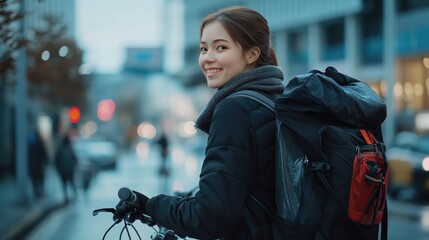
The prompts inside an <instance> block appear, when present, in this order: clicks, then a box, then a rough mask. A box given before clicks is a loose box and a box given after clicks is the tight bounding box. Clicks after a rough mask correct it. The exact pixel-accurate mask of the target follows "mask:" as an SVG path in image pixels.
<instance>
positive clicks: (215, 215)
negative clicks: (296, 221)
mask: <svg viewBox="0 0 429 240" xmlns="http://www.w3.org/2000/svg"><path fill="white" fill-rule="evenodd" d="M199 65H200V68H201V70H202V72H203V74H204V75H205V77H206V80H207V85H208V86H209V87H210V88H213V89H217V91H216V92H215V93H214V95H213V97H212V98H211V99H210V101H209V102H208V104H207V105H206V107H205V109H204V110H203V111H202V113H201V114H200V115H199V116H198V118H197V119H196V127H197V128H198V129H200V130H201V131H203V132H205V133H207V134H208V142H207V147H206V152H205V159H204V162H203V166H202V169H201V173H200V180H199V191H198V192H196V194H195V196H194V197H185V198H180V197H177V196H169V195H163V194H161V195H157V196H155V197H152V198H148V197H147V196H145V195H144V194H142V193H140V192H139V191H134V192H135V194H136V195H137V199H138V204H137V205H138V206H129V205H127V204H125V203H123V202H121V201H120V202H119V203H118V205H117V210H118V211H119V212H120V213H124V212H127V211H130V208H137V210H138V211H140V212H142V213H145V214H148V215H149V216H151V217H152V219H153V220H154V221H155V222H157V223H159V224H161V225H162V226H165V227H167V228H169V229H171V230H173V231H174V232H175V233H177V234H178V235H180V236H189V237H192V238H198V239H216V238H222V239H235V240H237V239H272V232H271V229H272V222H273V219H272V216H273V215H274V212H275V196H274V195H275V194H274V192H275V173H274V167H275V137H274V136H275V134H276V130H275V129H276V125H275V116H274V113H272V112H270V110H268V108H265V107H263V106H261V105H259V103H257V102H256V101H249V100H248V99H246V98H242V97H229V96H231V94H233V93H235V92H238V91H241V90H253V91H257V92H260V93H262V94H264V95H266V96H267V97H269V98H272V99H274V98H275V97H276V96H278V95H279V94H281V93H282V91H283V89H284V87H283V83H282V81H283V79H284V74H283V71H282V70H281V69H280V68H279V67H278V66H277V65H278V64H277V59H276V54H275V52H274V50H273V48H272V42H271V32H270V29H269V27H268V23H267V20H266V19H265V18H264V17H263V16H262V15H261V14H260V13H258V12H257V11H255V10H252V9H249V8H245V7H239V6H236V7H229V8H225V9H221V10H220V11H218V12H215V13H212V14H210V15H208V16H207V17H206V18H205V19H204V20H203V22H202V24H201V26H200V55H199ZM142 189H144V186H142ZM262 206H265V207H262ZM245 215H246V216H250V217H251V219H252V222H253V225H251V223H250V222H247V220H248V219H249V218H247V217H245Z"/></svg>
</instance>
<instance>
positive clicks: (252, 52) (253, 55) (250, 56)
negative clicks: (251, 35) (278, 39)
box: [246, 47, 261, 65]
mask: <svg viewBox="0 0 429 240" xmlns="http://www.w3.org/2000/svg"><path fill="white" fill-rule="evenodd" d="M260 55H261V50H260V49H259V48H258V47H253V48H251V49H249V51H247V53H246V61H247V64H249V65H251V64H253V63H254V62H256V60H258V58H259V56H260Z"/></svg>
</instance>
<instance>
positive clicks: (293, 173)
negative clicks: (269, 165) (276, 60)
mask: <svg viewBox="0 0 429 240" xmlns="http://www.w3.org/2000/svg"><path fill="white" fill-rule="evenodd" d="M233 96H242V97H246V98H250V99H253V100H254V101H257V102H258V103H260V104H262V105H264V106H265V107H267V108H269V109H270V110H272V111H274V113H275V114H276V125H277V138H278V139H277V146H276V207H277V210H276V213H275V216H272V218H273V219H274V220H273V221H274V223H273V229H272V234H273V237H274V239H288V240H290V239H299V240H305V239H342V240H345V239H369V240H371V239H378V238H379V236H381V239H387V205H386V198H385V197H386V192H387V183H388V176H389V174H388V173H389V172H388V166H387V160H386V157H385V146H384V144H383V139H382V132H381V123H382V122H383V121H384V119H385V118H386V105H385V104H384V102H383V100H382V99H381V98H380V97H379V96H378V95H377V94H376V93H375V92H374V91H373V90H372V89H371V88H370V87H369V86H368V85H367V84H366V83H364V82H361V81H358V80H356V79H354V78H351V77H349V76H347V75H345V74H342V73H339V72H338V71H337V70H336V69H335V68H333V67H328V68H327V69H326V70H325V72H320V71H317V70H313V71H311V72H309V73H308V74H304V75H298V76H296V77H294V78H293V79H291V80H290V81H289V83H288V84H287V85H286V87H285V90H284V92H283V94H281V95H280V96H279V97H277V98H276V99H275V101H273V100H272V99H270V98H269V97H267V96H265V95H263V94H261V93H258V92H256V91H252V90H243V91H239V92H236V93H234V94H233ZM250 199H251V200H250V201H252V199H253V201H255V202H256V203H257V204H259V205H261V203H260V202H259V201H258V200H257V199H255V197H254V196H251V197H250ZM261 208H262V209H265V211H266V212H267V214H269V212H268V211H267V210H266V208H265V207H264V206H261ZM246 212H248V209H246V210H245V214H244V217H245V220H246V222H247V223H248V224H249V226H250V228H251V229H252V228H253V227H254V225H255V224H254V220H252V219H251V217H250V215H249V214H246ZM380 225H381V234H380V233H379V228H380Z"/></svg>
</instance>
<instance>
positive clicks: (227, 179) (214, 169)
mask: <svg viewBox="0 0 429 240" xmlns="http://www.w3.org/2000/svg"><path fill="white" fill-rule="evenodd" d="M253 144H254V135H253V131H252V127H251V122H250V120H249V118H248V114H247V112H246V110H245V109H244V108H243V107H242V106H241V105H240V104H239V103H238V102H237V101H236V100H235V99H224V100H223V101H222V102H220V103H219V104H218V106H217V107H216V109H215V112H214V115H213V119H212V123H211V128H210V135H209V138H208V144H207V149H206V156H205V159H204V163H203V166H202V170H201V175H200V180H199V188H200V190H199V191H198V192H197V194H196V195H195V197H191V198H182V199H180V198H177V197H174V196H166V195H158V196H156V197H153V198H151V199H149V201H148V202H147V205H146V209H147V212H148V214H149V215H150V216H151V217H152V218H153V219H154V220H155V221H156V222H158V223H160V224H161V225H163V226H165V227H167V228H169V229H172V230H174V231H175V232H176V233H178V234H179V235H186V236H189V237H194V238H200V239H208V238H209V239H213V238H218V237H222V236H225V235H226V234H228V233H231V232H233V231H234V230H235V229H236V227H237V225H238V224H239V223H240V221H241V220H242V212H243V206H244V203H245V200H246V196H247V194H248V192H249V189H250V186H251V183H252V182H253V179H254V175H255V171H256V167H255V166H256V160H255V158H256V152H257V151H254V150H253V149H255V147H254V146H253Z"/></svg>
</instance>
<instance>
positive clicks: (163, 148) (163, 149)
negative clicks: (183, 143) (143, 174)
mask: <svg viewBox="0 0 429 240" xmlns="http://www.w3.org/2000/svg"><path fill="white" fill-rule="evenodd" d="M156 144H157V145H158V147H159V151H160V157H161V158H160V159H161V165H160V167H159V172H158V174H159V175H160V176H164V177H167V176H168V175H169V174H170V171H169V170H168V167H167V160H168V147H169V141H168V139H167V136H166V135H165V133H164V132H162V133H161V136H160V137H159V138H158V140H157V141H156Z"/></svg>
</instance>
